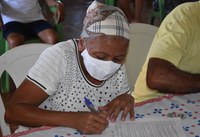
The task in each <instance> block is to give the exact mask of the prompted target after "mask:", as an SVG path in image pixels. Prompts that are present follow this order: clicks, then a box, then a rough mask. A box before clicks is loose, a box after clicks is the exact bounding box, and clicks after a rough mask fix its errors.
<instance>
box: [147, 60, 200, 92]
mask: <svg viewBox="0 0 200 137" xmlns="http://www.w3.org/2000/svg"><path fill="white" fill-rule="evenodd" d="M146 79H147V85H148V87H150V88H152V89H155V90H159V91H161V92H165V93H192V92H199V91H200V75H199V74H192V73H188V72H184V71H181V70H180V69H178V68H176V67H175V66H174V65H173V64H171V63H170V62H168V61H165V60H162V59H158V58H151V59H150V60H149V64H148V69H147V78H146Z"/></svg>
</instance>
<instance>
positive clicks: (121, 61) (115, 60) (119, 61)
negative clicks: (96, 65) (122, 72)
mask: <svg viewBox="0 0 200 137" xmlns="http://www.w3.org/2000/svg"><path fill="white" fill-rule="evenodd" d="M123 61H124V59H121V58H120V59H118V58H115V59H113V62H115V63H120V64H121V63H123Z"/></svg>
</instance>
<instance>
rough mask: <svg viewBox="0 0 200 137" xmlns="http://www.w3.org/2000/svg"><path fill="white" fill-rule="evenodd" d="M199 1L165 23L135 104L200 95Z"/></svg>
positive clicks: (140, 81)
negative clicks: (179, 96) (196, 93)
mask: <svg viewBox="0 0 200 137" xmlns="http://www.w3.org/2000/svg"><path fill="white" fill-rule="evenodd" d="M199 13H200V2H199V1H198V2H188V3H184V4H181V5H179V6H178V7H176V8H175V9H174V10H173V11H172V12H170V13H169V14H168V16H167V17H166V18H165V19H164V21H163V22H162V24H161V26H160V28H159V30H158V32H157V34H156V36H155V38H154V40H153V43H152V45H151V48H150V51H149V53H148V56H147V59H146V61H145V64H144V65H143V67H142V71H141V73H140V75H139V77H138V79H137V81H136V85H135V90H134V93H133V96H134V97H135V100H136V102H140V101H144V100H147V99H151V98H155V97H159V96H163V95H166V94H185V93H194V92H200V62H199V59H200V26H199V24H200V14H199Z"/></svg>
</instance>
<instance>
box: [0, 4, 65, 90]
mask: <svg viewBox="0 0 200 137" xmlns="http://www.w3.org/2000/svg"><path fill="white" fill-rule="evenodd" d="M50 10H51V11H52V12H55V11H56V7H55V6H51V7H50ZM55 29H56V31H57V33H58V37H59V41H62V40H63V38H64V35H63V31H62V25H61V24H60V23H58V24H56V25H55ZM26 43H41V40H40V39H38V38H33V39H29V40H26V41H25V44H26ZM0 44H1V45H0V47H1V48H0V55H2V54H3V53H5V52H6V51H8V50H9V45H8V42H7V41H6V40H5V39H4V38H3V37H2V31H0ZM1 85H2V89H1V90H2V92H3V93H4V92H9V75H8V74H6V73H4V74H3V76H2V81H1Z"/></svg>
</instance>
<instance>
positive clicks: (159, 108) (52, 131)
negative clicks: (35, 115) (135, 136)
mask: <svg viewBox="0 0 200 137" xmlns="http://www.w3.org/2000/svg"><path fill="white" fill-rule="evenodd" d="M152 117H153V118H157V117H181V118H182V120H181V124H182V127H183V129H184V131H185V133H186V136H187V137H200V93H193V94H187V95H167V96H163V97H159V98H155V99H151V100H148V101H145V102H141V103H137V104H135V118H136V119H139V118H152ZM18 136H20V137H21V136H24V137H25V136H27V137H35V136H41V137H45V136H46V137H49V136H51V137H87V135H80V133H79V132H77V131H76V130H74V129H70V128H64V127H39V128H33V129H30V130H27V131H22V132H18V133H15V134H12V135H10V136H7V137H18Z"/></svg>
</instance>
